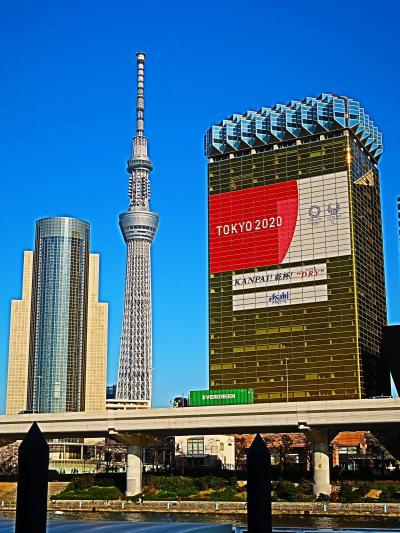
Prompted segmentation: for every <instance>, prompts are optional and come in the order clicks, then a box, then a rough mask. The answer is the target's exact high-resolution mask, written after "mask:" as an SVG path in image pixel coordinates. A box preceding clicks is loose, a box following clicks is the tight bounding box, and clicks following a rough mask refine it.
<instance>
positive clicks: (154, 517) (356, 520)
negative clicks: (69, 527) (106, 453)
mask: <svg viewBox="0 0 400 533" xmlns="http://www.w3.org/2000/svg"><path fill="white" fill-rule="evenodd" d="M14 516H15V514H14V513H13V512H0V519H1V518H4V519H13V518H14ZM48 517H49V520H92V521H93V520H94V521H101V520H114V521H130V522H192V523H195V522H196V523H204V522H209V523H214V524H232V525H235V526H244V525H246V516H245V515H237V514H232V515H228V514H224V515H222V514H221V515H216V514H199V515H195V514H193V513H128V512H127V513H101V512H95V513H91V512H84V511H81V512H65V513H64V514H62V515H56V514H54V512H49V513H48ZM273 526H274V527H291V528H301V529H303V528H313V529H316V530H321V529H325V530H326V529H336V530H340V529H359V530H368V529H375V530H377V531H384V530H385V529H391V530H393V529H398V530H399V531H400V519H399V518H376V519H374V518H373V517H371V516H365V517H363V516H359V517H354V516H353V517H343V516H337V517H336V516H331V517H329V516H294V515H293V516H288V515H285V516H274V517H273Z"/></svg>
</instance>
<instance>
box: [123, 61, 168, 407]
mask: <svg viewBox="0 0 400 533" xmlns="http://www.w3.org/2000/svg"><path fill="white" fill-rule="evenodd" d="M136 57H137V105H136V136H135V137H134V139H133V146H132V157H131V159H130V160H129V161H128V172H129V176H130V178H129V199H130V201H129V209H128V211H126V212H124V213H121V215H120V217H119V224H120V227H121V231H122V234H123V236H124V240H125V242H126V244H127V247H128V257H127V264H126V277H125V294H124V313H123V319H122V333H121V345H120V356H119V369H118V382H117V391H116V399H117V400H119V405H121V402H126V408H135V406H136V403H135V402H137V405H138V407H142V406H143V405H147V406H149V405H151V388H152V300H151V265H150V248H151V244H152V242H153V239H154V236H155V234H156V231H157V228H158V215H157V214H156V213H153V212H152V211H150V172H151V170H152V168H153V166H152V163H151V161H150V159H149V157H148V153H147V138H146V137H145V135H144V62H145V54H143V53H138V54H137V56H136Z"/></svg>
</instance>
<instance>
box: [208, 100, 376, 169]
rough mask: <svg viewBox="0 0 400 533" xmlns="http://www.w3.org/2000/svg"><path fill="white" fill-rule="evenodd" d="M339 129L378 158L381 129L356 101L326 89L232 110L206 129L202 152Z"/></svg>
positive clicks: (226, 150) (216, 152) (238, 148)
mask: <svg viewBox="0 0 400 533" xmlns="http://www.w3.org/2000/svg"><path fill="white" fill-rule="evenodd" d="M340 129H349V130H351V131H352V132H353V134H354V135H355V136H356V137H357V138H358V139H359V141H360V142H361V143H362V144H363V145H364V147H365V149H366V151H367V152H368V153H369V154H370V156H371V157H372V158H373V159H374V160H375V161H378V159H379V158H380V156H381V155H382V152H383V146H382V133H380V132H379V131H378V128H377V127H376V126H375V125H374V123H373V121H372V120H371V119H370V118H369V116H368V115H367V114H366V113H365V111H364V109H363V108H362V107H361V106H360V103H359V102H357V101H356V100H352V99H351V98H347V97H346V96H337V95H333V94H327V93H323V94H321V95H320V96H318V98H314V97H306V98H305V99H304V100H303V101H301V102H300V101H298V100H291V101H290V102H289V103H288V104H287V105H284V104H276V105H274V106H273V107H262V108H261V109H260V110H259V111H246V113H244V114H242V115H241V114H237V113H236V114H234V115H232V116H231V117H229V118H228V119H225V120H223V121H222V122H220V123H219V124H217V125H215V126H211V128H210V129H209V130H208V131H207V133H206V136H205V154H206V156H207V157H213V156H217V155H221V154H229V153H234V152H238V151H242V150H248V149H251V148H256V147H258V146H264V145H272V144H277V143H280V142H283V141H290V140H293V139H301V138H304V137H307V136H310V135H316V134H323V133H326V132H330V131H335V130H340Z"/></svg>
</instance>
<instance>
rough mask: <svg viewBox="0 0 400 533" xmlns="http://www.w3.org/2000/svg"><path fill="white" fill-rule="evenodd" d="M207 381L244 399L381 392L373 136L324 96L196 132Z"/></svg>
mask: <svg viewBox="0 0 400 533" xmlns="http://www.w3.org/2000/svg"><path fill="white" fill-rule="evenodd" d="M205 142H206V155H207V157H208V159H209V165H208V188H209V345H210V358H209V361H210V387H211V388H232V387H252V388H254V391H255V401H258V402H260V401H261V402H262V401H286V400H287V401H296V400H299V401H300V400H317V399H318V400H321V399H344V398H362V397H370V396H376V395H381V394H390V383H389V372H388V369H387V368H386V366H385V365H384V363H383V361H382V359H381V354H380V342H381V334H382V328H383V326H384V325H385V324H386V299H385V281H384V265H383V243H382V224H381V209H380V186H379V172H378V168H377V162H378V160H379V157H380V155H381V153H382V137H381V134H380V133H379V132H378V130H377V128H376V127H375V126H374V124H373V123H372V121H371V119H370V118H369V117H368V115H366V113H365V112H364V110H363V109H362V108H361V107H360V105H359V103H358V102H356V101H354V100H351V99H349V98H346V97H339V96H335V95H330V94H323V95H321V96H320V97H318V98H306V99H305V100H304V101H302V102H299V101H291V102H290V103H289V104H288V105H276V106H274V107H273V108H262V109H261V110H260V111H258V112H253V111H248V112H247V113H245V114H244V115H233V116H232V117H230V118H229V119H228V120H224V121H223V122H222V123H220V124H218V125H216V126H212V128H210V130H209V131H208V132H207V134H206V139H205Z"/></svg>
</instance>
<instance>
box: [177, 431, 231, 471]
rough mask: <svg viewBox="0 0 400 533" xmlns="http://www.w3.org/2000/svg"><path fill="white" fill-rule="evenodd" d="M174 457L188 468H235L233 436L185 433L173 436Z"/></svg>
mask: <svg viewBox="0 0 400 533" xmlns="http://www.w3.org/2000/svg"><path fill="white" fill-rule="evenodd" d="M175 459H176V461H177V462H179V461H181V462H182V461H183V462H184V464H185V466H187V467H189V468H218V467H220V468H223V469H226V470H235V437H233V436H231V435H185V436H179V437H175Z"/></svg>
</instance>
